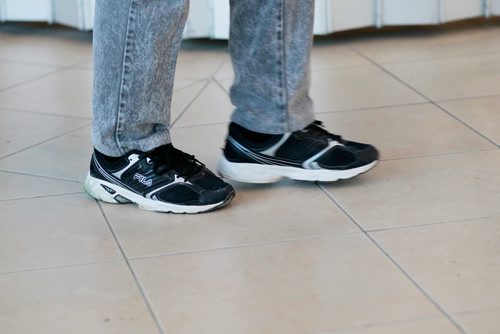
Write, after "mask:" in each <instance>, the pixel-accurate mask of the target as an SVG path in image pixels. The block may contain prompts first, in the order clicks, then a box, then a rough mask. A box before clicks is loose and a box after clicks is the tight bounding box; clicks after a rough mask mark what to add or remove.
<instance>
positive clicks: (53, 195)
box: [0, 190, 84, 203]
mask: <svg viewBox="0 0 500 334" xmlns="http://www.w3.org/2000/svg"><path fill="white" fill-rule="evenodd" d="M83 193H84V192H83V190H82V191H78V192H69V193H61V194H50V195H38V196H36V195H35V196H31V197H18V198H9V199H0V203H2V202H13V201H22V200H28V199H39V198H50V197H64V196H71V195H77V194H83Z"/></svg>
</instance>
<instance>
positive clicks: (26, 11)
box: [0, 0, 52, 22]
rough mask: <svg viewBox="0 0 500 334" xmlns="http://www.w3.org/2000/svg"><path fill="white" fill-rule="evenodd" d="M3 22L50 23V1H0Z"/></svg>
mask: <svg viewBox="0 0 500 334" xmlns="http://www.w3.org/2000/svg"><path fill="white" fill-rule="evenodd" d="M0 7H1V8H2V11H1V15H2V17H1V19H2V20H3V21H45V22H52V1H51V0H0Z"/></svg>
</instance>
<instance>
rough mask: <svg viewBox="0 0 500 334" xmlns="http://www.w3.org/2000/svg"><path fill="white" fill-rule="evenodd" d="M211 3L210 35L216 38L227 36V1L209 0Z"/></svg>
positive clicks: (228, 20) (228, 19)
mask: <svg viewBox="0 0 500 334" xmlns="http://www.w3.org/2000/svg"><path fill="white" fill-rule="evenodd" d="M211 3H212V31H211V37H212V38H218V39H228V38H229V22H230V13H229V1H221V0H211Z"/></svg>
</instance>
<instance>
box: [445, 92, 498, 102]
mask: <svg viewBox="0 0 500 334" xmlns="http://www.w3.org/2000/svg"><path fill="white" fill-rule="evenodd" d="M493 97H500V94H489V95H480V96H468V97H456V98H451V99H444V100H436V101H435V102H436V103H442V102H454V101H464V100H480V99H487V98H493Z"/></svg>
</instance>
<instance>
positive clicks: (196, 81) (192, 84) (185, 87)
mask: <svg viewBox="0 0 500 334" xmlns="http://www.w3.org/2000/svg"><path fill="white" fill-rule="evenodd" d="M179 79H180V78H179ZM174 80H175V79H174ZM189 80H191V79H189ZM191 81H193V82H191V83H189V84H187V85H186V86H182V87H180V88H177V89H174V90H172V93H177V92H180V91H183V90H185V89H188V88H191V87H192V86H195V85H197V84H201V83H203V82H204V81H209V79H206V78H203V79H198V80H191Z"/></svg>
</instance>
